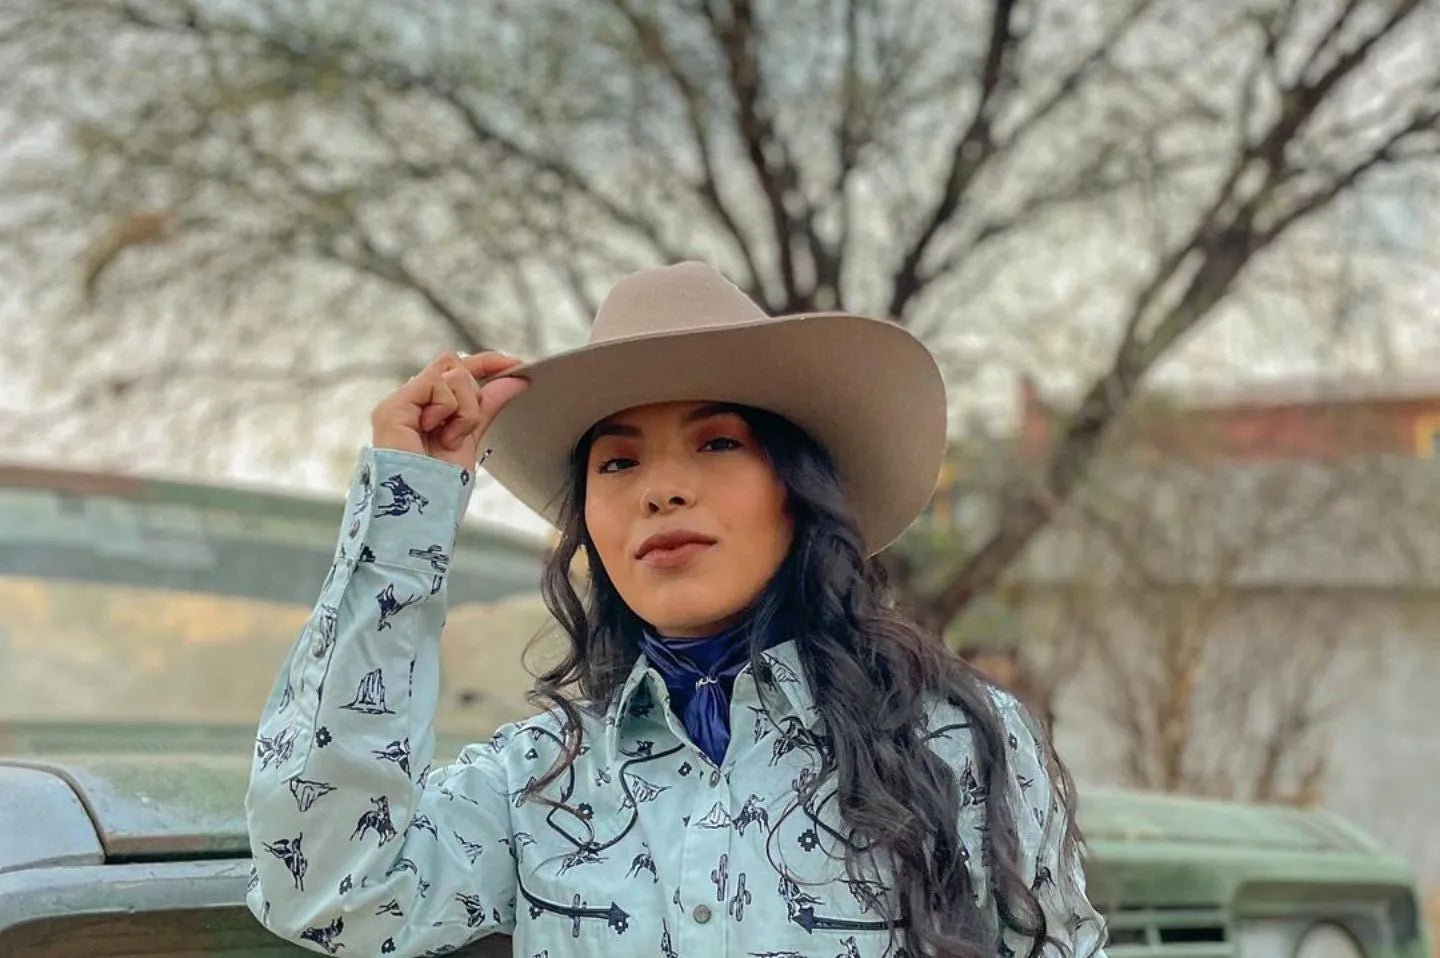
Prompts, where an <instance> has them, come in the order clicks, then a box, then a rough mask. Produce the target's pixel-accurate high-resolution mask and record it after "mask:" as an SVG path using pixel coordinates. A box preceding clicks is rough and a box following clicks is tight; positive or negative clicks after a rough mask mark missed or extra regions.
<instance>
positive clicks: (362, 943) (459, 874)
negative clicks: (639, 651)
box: [245, 447, 1104, 958]
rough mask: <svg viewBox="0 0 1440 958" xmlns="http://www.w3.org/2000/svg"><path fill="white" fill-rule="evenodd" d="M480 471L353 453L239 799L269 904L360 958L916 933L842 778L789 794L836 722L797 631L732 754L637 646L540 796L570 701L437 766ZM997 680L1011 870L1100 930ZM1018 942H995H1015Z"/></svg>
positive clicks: (659, 951)
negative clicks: (900, 916)
mask: <svg viewBox="0 0 1440 958" xmlns="http://www.w3.org/2000/svg"><path fill="white" fill-rule="evenodd" d="M473 479H474V477H473V475H472V474H471V472H470V471H469V470H465V469H461V468H459V467H456V466H453V465H450V464H448V463H444V462H441V461H439V460H434V459H430V458H428V457H423V456H418V455H411V454H408V453H402V452H398V451H394V450H385V449H380V450H376V449H371V448H370V447H366V448H364V449H363V450H362V452H361V455H360V458H359V462H358V463H357V465H356V469H355V474H354V480H353V482H352V484H351V487H350V491H349V495H348V500H347V505H346V510H345V514H344V516H343V519H342V523H341V531H340V536H339V543H338V545H337V547H336V550H335V554H334V561H333V564H332V566H331V569H330V573H329V575H328V576H327V578H326V581H325V584H324V586H323V588H322V590H321V593H320V596H319V600H318V602H317V603H316V605H315V608H314V611H313V613H312V615H311V617H310V619H309V621H308V623H307V624H306V626H305V628H304V629H303V630H302V632H301V634H300V636H299V638H298V641H297V642H296V644H295V646H294V647H293V649H292V650H291V652H290V653H289V656H288V658H287V659H286V661H285V662H284V664H283V666H282V668H281V670H280V674H279V677H278V679H277V681H276V683H275V687H274V690H273V692H272V694H271V696H270V698H269V701H268V702H267V704H266V707H265V709H264V713H263V716H262V718H261V722H260V727H259V732H258V736H257V740H256V749H255V759H254V763H253V766H252V770H251V777H250V786H249V790H248V793H247V795H246V800H245V810H246V816H247V821H248V827H249V834H250V842H251V847H252V850H253V853H254V864H255V869H254V874H253V876H252V879H251V882H250V887H249V892H248V904H249V907H250V909H251V910H252V911H253V912H254V914H255V915H256V917H257V918H259V919H260V921H261V922H263V923H264V925H265V926H266V927H267V928H269V929H270V930H271V931H273V932H274V933H275V934H277V935H280V936H282V937H284V938H286V939H290V940H292V941H294V942H296V943H298V944H300V945H303V946H305V947H307V948H310V949H312V950H314V951H317V952H321V953H327V954H331V955H335V954H343V955H345V956H347V958H359V956H369V955H376V956H395V958H403V956H418V955H439V954H444V953H446V952H448V951H452V950H454V949H456V948H458V947H460V946H462V945H464V944H466V943H468V942H471V941H473V940H475V939H477V938H479V937H481V936H484V935H488V934H492V933H503V934H509V935H513V936H514V939H513V947H514V953H515V954H516V955H518V956H523V958H570V956H580V955H585V956H596V955H627V956H628V955H639V954H647V955H662V956H665V958H677V956H683V958H705V956H728V955H749V956H757V958H760V956H764V958H802V956H806V958H835V956H843V958H857V956H864V958H870V956H875V958H879V956H892V958H894V956H898V955H900V954H903V949H901V948H899V946H898V942H899V940H900V939H899V937H898V936H894V937H893V940H892V935H891V928H890V926H889V924H888V923H887V922H886V921H885V920H884V919H882V917H881V916H880V915H879V914H878V912H877V909H876V908H875V907H874V903H875V902H876V901H877V900H881V901H890V900H892V899H891V898H889V897H888V896H889V895H890V888H889V886H888V883H887V880H886V877H885V875H884V874H882V873H881V872H880V871H879V870H875V869H872V870H871V871H870V873H868V874H866V873H862V874H860V875H850V874H847V871H846V868H845V863H844V852H845V848H846V847H847V844H849V843H851V838H852V836H851V835H850V834H849V831H848V829H847V828H846V826H845V824H844V821H843V819H842V816H841V815H840V812H839V808H838V805H839V802H838V800H837V794H836V792H835V790H834V783H833V779H832V781H831V782H830V783H828V784H827V786H826V787H825V788H824V789H823V790H821V791H820V792H819V793H817V794H815V795H813V796H811V797H810V798H809V799H808V800H805V801H802V800H801V798H800V797H801V795H802V794H804V793H805V792H807V791H809V789H808V788H807V786H808V785H809V784H810V783H811V782H812V781H813V780H814V777H815V775H816V773H817V772H818V770H819V768H820V761H821V755H822V752H823V749H824V747H825V744H826V743H825V733H824V725H823V722H822V721H821V720H820V719H819V715H818V712H817V709H816V708H815V706H814V703H813V700H812V694H811V690H810V687H809V685H808V683H807V682H806V678H805V673H804V670H803V669H802V668H801V664H800V662H799V660H798V658H797V651H796V645H795V643H794V641H793V640H790V641H782V642H780V643H779V644H777V645H775V646H773V647H772V648H771V649H769V650H768V651H767V652H765V653H764V656H763V659H764V661H763V668H760V669H753V670H752V669H751V668H750V667H748V666H747V667H746V668H745V669H744V670H742V672H741V673H740V675H739V676H738V677H737V678H736V680H735V683H734V690H733V693H732V700H731V703H730V716H731V728H732V737H731V741H730V745H729V748H728V751H727V752H726V754H725V757H724V761H723V762H722V763H721V764H719V765H718V766H717V765H715V764H713V763H712V762H711V761H710V760H709V759H707V758H706V757H705V755H704V754H703V753H702V752H701V751H700V750H699V749H698V748H696V747H695V745H694V744H693V743H692V742H691V740H690V738H689V736H688V735H687V734H686V732H685V729H684V726H683V725H682V723H681V722H680V721H679V719H677V718H676V716H675V715H674V714H673V712H672V710H671V709H670V707H669V699H668V695H669V693H668V690H667V688H666V686H665V682H664V681H663V680H662V679H661V677H660V675H659V674H658V673H657V672H656V671H655V670H654V669H653V668H651V667H650V666H649V665H648V663H647V662H646V660H645V659H644V657H643V656H642V657H641V658H640V659H639V661H637V662H636V664H635V667H634V670H633V671H632V672H631V674H630V676H629V678H628V680H627V681H626V682H625V683H624V686H623V690H622V691H621V692H620V694H619V695H618V696H617V697H616V698H615V700H614V701H613V702H611V703H609V705H608V708H604V709H593V710H586V711H585V712H584V713H583V724H582V730H581V731H582V737H581V746H580V754H579V756H578V758H577V759H576V761H575V762H574V764H573V765H572V766H571V767H570V768H569V769H568V770H567V771H566V772H565V773H564V774H563V775H561V776H560V777H559V779H558V780H556V781H555V782H553V783H551V784H550V785H549V786H548V787H547V788H546V789H545V790H544V791H543V792H542V793H541V794H540V795H538V796H531V795H527V793H526V787H527V785H528V784H530V783H532V782H534V781H535V780H537V779H538V778H540V777H541V776H543V775H544V774H545V773H546V771H547V770H549V769H550V768H551V766H552V764H553V763H554V761H555V759H556V756H557V755H558V754H559V753H560V750H561V748H562V744H563V742H564V739H565V728H564V725H563V720H562V718H561V716H559V715H558V714H542V715H539V716H535V717H531V718H528V719H525V720H523V721H517V722H513V723H511V724H508V725H505V726H503V727H502V728H500V729H499V730H498V731H497V732H495V734H494V735H493V736H492V737H491V738H489V739H488V740H487V741H481V742H477V743H476V744H473V745H470V746H467V747H466V748H465V749H463V750H462V751H461V753H460V754H459V756H458V757H456V758H455V759H454V761H452V762H451V763H449V764H445V765H441V766H439V767H432V756H433V753H434V716H435V712H436V708H437V703H438V700H439V682H440V674H439V670H440V655H439V642H440V633H441V627H442V625H443V623H444V621H445V606H446V591H445V588H446V573H447V569H448V563H449V557H450V554H451V550H452V547H453V544H454V539H455V532H456V529H457V527H458V525H459V522H460V518H461V516H462V515H463V514H464V511H465V507H466V505H467V503H468V500H469V498H470V492H471V487H472V484H473ZM757 672H759V673H761V674H756V673H757ZM997 701H998V703H999V705H1000V714H1001V716H1002V718H1003V720H1004V724H1005V727H1006V735H1007V740H1008V749H1009V752H1008V757H1009V769H1010V774H1011V775H1013V777H1014V783H1013V786H1014V787H1013V788H1011V789H1008V790H1006V793H1007V794H1013V795H1014V796H1016V798H1015V803H1016V804H1015V806H1014V808H1013V809H1012V811H1013V818H1014V821H1015V824H1016V827H1017V830H1018V839H1019V847H1020V850H1021V860H1020V862H1019V864H1020V867H1021V868H1022V869H1023V871H1024V874H1025V876H1026V877H1027V878H1028V879H1030V880H1031V882H1032V887H1033V888H1034V890H1035V891H1036V893H1037V895H1038V897H1039V899H1040V901H1041V903H1042V906H1043V907H1044V909H1045V911H1046V914H1047V917H1048V920H1049V924H1050V928H1051V929H1052V933H1053V934H1055V935H1056V936H1057V937H1059V938H1060V939H1061V940H1062V941H1063V942H1065V943H1067V944H1068V945H1069V947H1070V948H1071V950H1072V953H1073V954H1075V955H1077V956H1085V955H1088V954H1091V953H1092V952H1097V951H1098V950H1099V948H1100V944H1101V943H1102V942H1103V940H1104V924H1103V920H1102V919H1101V917H1100V916H1099V915H1098V914H1097V913H1096V911H1095V910H1094V909H1093V908H1092V907H1091V905H1090V903H1089V901H1088V900H1087V898H1086V895H1085V887H1084V877H1083V875H1082V873H1081V872H1080V870H1079V868H1078V867H1075V868H1068V869H1067V868H1063V867H1062V866H1061V863H1060V861H1059V856H1058V853H1059V847H1060V842H1059V835H1060V829H1061V827H1062V824H1063V823H1062V821H1061V819H1062V816H1061V815H1060V814H1059V813H1058V811H1057V809H1058V806H1057V804H1056V803H1055V800H1054V794H1053V792H1052V788H1051V783H1050V779H1049V777H1048V775H1047V773H1046V770H1045V768H1044V766H1043V765H1042V763H1041V761H1040V760H1039V752H1038V745H1037V742H1036V739H1035V738H1034V736H1033V734H1032V732H1031V726H1030V723H1029V722H1028V721H1027V720H1026V717H1025V716H1024V715H1023V714H1022V712H1021V711H1020V709H1019V707H1018V705H1017V704H1016V702H1015V701H1014V700H1013V699H1011V698H1009V697H1008V696H1004V695H997ZM923 734H924V737H925V739H926V741H927V743H928V745H929V747H930V748H932V749H933V750H934V751H935V752H936V754H938V755H939V756H940V757H941V758H942V759H943V760H945V761H946V762H948V763H949V764H950V766H951V767H952V768H953V769H954V770H955V773H956V775H957V777H958V781H959V782H960V783H961V786H962V795H961V801H960V805H959V807H957V808H956V809H955V815H956V818H957V821H958V822H959V826H960V837H961V840H962V842H963V843H964V849H963V850H962V852H961V854H962V858H964V860H965V861H966V862H967V865H968V868H969V870H970V874H971V876H972V879H973V884H974V889H975V895H976V900H977V901H978V902H979V903H980V904H981V906H982V909H984V911H985V912H986V913H987V914H990V915H992V916H993V913H994V905H993V899H992V898H991V895H990V891H989V887H988V886H989V882H988V881H987V876H986V869H985V868H984V867H982V857H983V856H982V854H981V827H982V821H983V819H984V816H985V807H986V802H987V801H988V800H989V796H988V795H987V794H986V792H985V790H984V789H982V788H981V787H980V785H979V783H978V782H977V778H976V775H975V770H974V766H975V760H974V745H973V742H972V740H971V737H970V731H969V728H968V723H967V722H966V720H965V716H964V715H963V714H961V713H959V712H958V711H956V710H955V709H953V708H951V707H949V706H943V707H936V708H934V709H931V710H930V712H929V717H928V722H927V725H926V727H925V729H924V730H923ZM997 800H998V799H997ZM877 896H878V898H877ZM992 921H993V917H992ZM1028 946H1029V943H1028V942H1027V941H1022V940H1019V939H1017V938H1013V937H1010V938H1006V940H1005V941H1004V942H1003V944H1002V946H1001V953H1002V954H1004V953H1006V952H1007V951H1013V952H1014V953H1016V954H1022V955H1023V954H1025V953H1026V951H1027V950H1028Z"/></svg>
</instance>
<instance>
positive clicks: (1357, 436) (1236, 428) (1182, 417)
mask: <svg viewBox="0 0 1440 958" xmlns="http://www.w3.org/2000/svg"><path fill="white" fill-rule="evenodd" d="M1019 408H1020V427H1019V436H1018V439H1019V445H1020V450H1021V454H1022V455H1024V456H1026V457H1030V458H1039V457H1040V456H1042V455H1044V453H1045V451H1046V450H1048V449H1049V448H1050V443H1051V441H1052V440H1053V438H1054V436H1055V433H1056V430H1057V429H1058V428H1059V427H1060V424H1061V422H1062V421H1063V418H1064V415H1065V413H1064V410H1063V409H1061V408H1058V407H1057V405H1056V404H1054V403H1052V402H1049V401H1047V400H1046V399H1045V398H1044V397H1043V396H1042V395H1041V394H1040V392H1039V390H1038V389H1037V388H1036V387H1035V384H1034V383H1033V382H1032V381H1030V380H1029V379H1025V380H1022V382H1021V385H1020V402H1019ZM1121 441H1122V442H1126V443H1128V444H1131V445H1132V446H1134V447H1135V448H1137V449H1141V448H1143V449H1144V450H1145V451H1146V452H1147V454H1149V455H1154V456H1159V457H1175V458H1183V459H1197V460H1211V461H1217V462H1222V461H1236V460H1258V459H1301V460H1304V459H1311V460H1339V459H1349V458H1353V457H1356V456H1404V457H1419V458H1426V459H1430V458H1435V457H1436V455H1437V453H1440V378H1437V379H1430V380H1404V379H1394V380H1388V381H1384V382H1379V381H1370V382H1356V381H1353V380H1346V381H1334V382H1325V381H1314V380H1310V381H1303V382H1284V383H1278V384H1275V385H1272V386H1268V387H1255V388H1247V389H1243V390H1240V389H1236V390H1234V391H1231V392H1225V393H1220V392H1211V393H1188V394H1185V395H1151V396H1148V397H1146V398H1145V399H1144V400H1142V401H1141V402H1139V403H1138V404H1137V408H1136V409H1135V410H1134V411H1133V412H1132V413H1131V414H1130V416H1129V418H1128V421H1127V422H1126V423H1125V424H1124V426H1123V435H1122V437H1121Z"/></svg>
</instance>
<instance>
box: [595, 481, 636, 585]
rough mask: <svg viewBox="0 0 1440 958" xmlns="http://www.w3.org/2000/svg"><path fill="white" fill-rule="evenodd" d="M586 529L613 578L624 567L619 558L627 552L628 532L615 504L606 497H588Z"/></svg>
mask: <svg viewBox="0 0 1440 958" xmlns="http://www.w3.org/2000/svg"><path fill="white" fill-rule="evenodd" d="M585 529H586V531H587V532H588V533H589V534H590V541H591V542H593V543H595V551H597V552H599V553H600V561H601V562H603V563H604V564H605V568H606V571H608V572H609V573H610V574H611V577H612V578H613V577H614V574H615V573H616V572H618V571H621V569H622V567H623V564H622V563H619V562H618V561H617V558H618V557H619V556H620V554H621V553H622V552H624V550H625V543H626V541H627V538H626V537H627V534H628V530H627V528H626V527H625V524H624V523H622V522H621V521H620V520H619V516H618V515H617V513H616V509H615V508H614V506H613V504H612V503H609V502H607V501H606V499H605V497H603V496H588V495H587V496H586V498H585Z"/></svg>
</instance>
